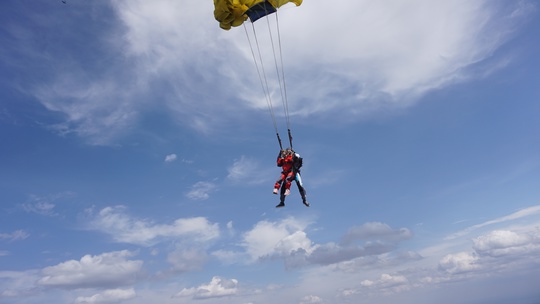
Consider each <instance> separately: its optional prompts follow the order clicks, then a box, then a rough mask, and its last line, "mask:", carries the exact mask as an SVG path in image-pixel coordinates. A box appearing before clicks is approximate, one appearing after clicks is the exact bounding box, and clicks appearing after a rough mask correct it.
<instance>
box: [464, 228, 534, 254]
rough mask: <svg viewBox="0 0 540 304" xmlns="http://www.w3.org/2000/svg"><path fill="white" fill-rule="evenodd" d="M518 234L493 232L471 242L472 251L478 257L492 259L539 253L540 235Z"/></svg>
mask: <svg viewBox="0 0 540 304" xmlns="http://www.w3.org/2000/svg"><path fill="white" fill-rule="evenodd" d="M534 233H535V234H531V233H524V234H519V233H516V232H513V231H508V230H495V231H491V232H490V233H488V234H486V235H481V236H479V237H477V238H475V239H474V240H473V243H474V245H473V249H474V250H475V251H476V252H477V253H478V254H480V255H488V256H492V257H502V256H511V255H515V256H519V255H522V254H534V253H538V252H540V233H539V232H538V230H537V231H534Z"/></svg>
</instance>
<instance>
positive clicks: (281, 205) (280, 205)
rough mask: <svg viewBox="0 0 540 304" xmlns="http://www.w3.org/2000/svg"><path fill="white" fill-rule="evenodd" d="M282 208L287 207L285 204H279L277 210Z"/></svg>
mask: <svg viewBox="0 0 540 304" xmlns="http://www.w3.org/2000/svg"><path fill="white" fill-rule="evenodd" d="M281 207H285V203H279V204H278V205H277V206H276V208H281Z"/></svg>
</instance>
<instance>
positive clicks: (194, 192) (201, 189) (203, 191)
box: [186, 182, 217, 201]
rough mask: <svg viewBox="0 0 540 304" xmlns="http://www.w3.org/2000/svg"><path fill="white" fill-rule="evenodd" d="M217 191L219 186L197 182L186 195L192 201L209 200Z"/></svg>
mask: <svg viewBox="0 0 540 304" xmlns="http://www.w3.org/2000/svg"><path fill="white" fill-rule="evenodd" d="M216 189H217V185H216V184H214V183H211V182H197V183H195V184H194V185H193V186H191V190H189V192H188V193H186V196H187V197H188V198H190V199H192V200H198V201H202V200H207V199H208V198H210V193H211V192H213V191H215V190H216Z"/></svg>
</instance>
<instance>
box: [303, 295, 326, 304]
mask: <svg viewBox="0 0 540 304" xmlns="http://www.w3.org/2000/svg"><path fill="white" fill-rule="evenodd" d="M315 303H324V301H323V299H321V298H320V297H318V296H314V295H309V296H305V297H303V298H302V300H301V301H300V304H315Z"/></svg>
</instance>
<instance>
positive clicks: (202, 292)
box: [175, 277, 238, 299]
mask: <svg viewBox="0 0 540 304" xmlns="http://www.w3.org/2000/svg"><path fill="white" fill-rule="evenodd" d="M237 286H238V281H237V280H235V279H230V280H228V279H223V278H220V277H213V278H212V280H211V281H210V283H209V284H203V285H201V286H199V287H192V288H184V289H182V291H180V292H179V293H177V294H176V295H175V297H193V298H194V299H208V298H219V297H225V296H233V295H236V294H237V293H238V287H237Z"/></svg>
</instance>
